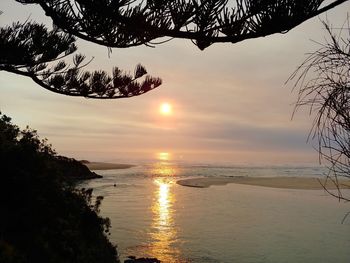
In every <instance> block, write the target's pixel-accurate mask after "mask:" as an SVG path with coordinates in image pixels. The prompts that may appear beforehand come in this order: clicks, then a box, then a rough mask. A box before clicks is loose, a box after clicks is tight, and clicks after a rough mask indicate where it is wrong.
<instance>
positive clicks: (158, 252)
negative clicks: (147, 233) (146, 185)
mask: <svg viewBox="0 0 350 263" xmlns="http://www.w3.org/2000/svg"><path fill="white" fill-rule="evenodd" d="M158 168H159V167H158ZM170 170H171V171H172V172H173V169H172V168H169V167H164V171H163V173H161V174H163V175H166V174H168V175H169V176H164V177H158V178H155V179H154V184H155V185H156V186H157V188H156V190H155V192H154V199H153V204H152V212H153V222H152V227H151V229H152V231H151V238H152V244H151V246H150V250H151V251H150V254H151V255H152V256H154V257H156V258H158V259H160V260H161V261H162V262H175V258H177V257H178V255H179V251H178V249H176V248H175V247H174V246H173V243H174V242H175V241H176V239H177V232H176V228H175V224H174V208H173V205H174V203H175V201H176V199H175V195H174V193H173V191H172V187H173V185H174V183H175V180H174V179H173V178H172V172H169V171H170Z"/></svg>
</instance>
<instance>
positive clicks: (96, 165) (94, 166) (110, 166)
mask: <svg viewBox="0 0 350 263" xmlns="http://www.w3.org/2000/svg"><path fill="white" fill-rule="evenodd" d="M83 163H84V164H85V165H86V166H87V167H88V168H89V169H90V170H114V169H128V168H131V167H134V166H135V165H132V164H122V163H103V162H83Z"/></svg>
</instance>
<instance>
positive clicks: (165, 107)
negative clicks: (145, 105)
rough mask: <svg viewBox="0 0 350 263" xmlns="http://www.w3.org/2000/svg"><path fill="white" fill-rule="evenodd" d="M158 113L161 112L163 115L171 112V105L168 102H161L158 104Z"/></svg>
mask: <svg viewBox="0 0 350 263" xmlns="http://www.w3.org/2000/svg"><path fill="white" fill-rule="evenodd" d="M159 110H160V113H161V114H163V115H169V114H171V112H172V107H171V105H170V104H169V103H166V102H165V103H162V104H161V105H160V109H159Z"/></svg>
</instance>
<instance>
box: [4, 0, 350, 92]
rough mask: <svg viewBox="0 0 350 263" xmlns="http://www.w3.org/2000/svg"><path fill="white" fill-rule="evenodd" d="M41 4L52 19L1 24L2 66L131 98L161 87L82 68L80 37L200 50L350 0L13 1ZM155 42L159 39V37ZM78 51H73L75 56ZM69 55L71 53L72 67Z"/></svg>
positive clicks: (291, 23)
mask: <svg viewBox="0 0 350 263" xmlns="http://www.w3.org/2000/svg"><path fill="white" fill-rule="evenodd" d="M15 1H17V2H20V3H22V4H38V5H40V7H41V8H43V10H44V11H45V14H46V15H47V16H49V17H51V19H52V20H53V23H54V27H53V29H52V30H51V31H50V30H48V29H47V28H46V26H45V25H41V24H37V23H35V22H31V21H27V22H25V23H14V24H13V25H12V26H6V27H0V50H1V51H2V52H1V54H0V71H1V70H4V71H8V72H12V73H15V74H19V75H24V76H27V77H30V78H31V79H32V80H33V81H34V82H36V83H37V84H39V85H40V86H42V87H43V88H45V89H47V90H50V91H52V92H56V93H59V94H64V95H69V96H83V97H88V98H98V99H115V98H128V97H133V96H138V95H141V94H144V93H146V92H148V91H150V90H153V89H155V88H157V87H158V86H160V85H161V84H162V80H161V79H160V78H157V77H151V76H148V75H146V74H147V71H146V69H145V68H144V67H143V66H142V65H137V66H136V68H135V71H134V74H132V75H131V74H127V73H125V72H123V71H122V70H120V69H119V68H117V67H116V68H114V69H113V70H112V74H111V75H109V74H108V73H107V72H105V71H102V70H97V71H93V72H88V71H84V70H83V67H84V65H86V64H87V63H84V58H85V57H84V56H83V55H81V54H75V53H76V51H77V47H76V45H75V42H76V37H77V38H81V39H84V40H87V41H89V42H92V43H96V44H99V45H103V46H106V47H109V48H128V47H132V46H139V45H148V46H154V45H157V44H161V43H164V42H166V41H168V40H170V39H172V38H181V39H189V40H191V41H192V42H193V43H194V44H195V45H197V47H198V48H199V49H201V50H204V49H205V48H207V47H209V46H210V45H212V44H214V43H220V42H229V43H237V42H240V41H243V40H245V39H251V38H258V37H264V36H268V35H271V34H274V33H286V32H288V31H289V30H290V29H292V28H294V27H296V26H298V25H299V24H301V23H303V22H304V21H306V20H308V19H310V18H312V17H314V16H317V15H319V14H321V13H323V12H325V11H327V10H329V9H331V8H333V7H335V6H337V5H340V4H342V3H344V2H346V1H347V0H334V1H332V2H330V3H329V2H328V4H326V5H322V4H323V3H324V2H326V1H324V0H300V1H295V0H235V1H233V0H232V1H228V0H216V1H214V0H201V1H200V0H175V1H165V0H147V1H146V0H145V1H138V0H119V1H117V0H15ZM156 41H157V42H156ZM73 53H74V54H75V55H74V54H73ZM67 57H73V63H72V65H69V64H68V63H67V62H66V60H67Z"/></svg>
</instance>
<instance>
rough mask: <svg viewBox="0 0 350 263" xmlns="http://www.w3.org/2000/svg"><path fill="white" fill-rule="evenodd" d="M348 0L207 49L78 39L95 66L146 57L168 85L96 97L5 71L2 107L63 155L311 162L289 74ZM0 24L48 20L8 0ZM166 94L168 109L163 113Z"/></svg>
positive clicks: (307, 125) (306, 120)
mask: <svg viewBox="0 0 350 263" xmlns="http://www.w3.org/2000/svg"><path fill="white" fill-rule="evenodd" d="M349 7H350V3H349V2H346V3H345V4H342V5H341V6H338V7H336V8H334V9H332V10H330V11H328V12H327V13H326V14H323V15H321V16H320V17H316V18H313V19H311V20H309V21H306V22H304V23H303V24H302V25H300V26H298V27H297V28H294V29H293V30H291V31H290V32H288V33H287V34H274V35H272V36H268V37H265V38H259V39H252V40H246V41H243V42H240V43H237V44H214V45H212V46H211V47H209V48H207V49H206V50H204V51H200V50H199V49H198V48H197V47H196V46H195V45H193V44H192V43H191V41H188V40H172V41H170V42H168V43H166V44H163V45H158V46H156V47H155V48H150V47H146V46H141V47H135V48H127V49H113V51H112V53H111V54H108V50H107V48H106V47H102V46H98V45H95V44H91V43H88V42H86V41H82V40H79V41H78V48H79V52H81V53H84V54H85V55H86V57H87V59H89V58H92V57H93V58H94V59H93V61H92V63H90V64H89V66H88V68H89V69H104V70H107V71H108V72H111V71H112V68H113V67H114V66H118V67H119V68H121V69H123V70H126V71H130V72H133V69H134V66H135V65H137V64H138V63H141V64H143V65H144V66H145V67H146V68H147V71H148V73H149V74H150V75H153V76H158V77H161V78H162V79H163V84H162V86H160V87H158V88H157V89H155V90H153V91H151V92H148V93H146V94H144V95H141V96H138V97H133V98H128V99H118V100H108V101H107V100H92V99H85V98H80V97H78V98H76V97H68V96H64V95H59V94H55V93H52V92H49V91H47V90H45V89H43V88H41V87H39V86H38V85H36V84H35V83H34V82H33V81H31V80H30V79H28V78H26V77H22V76H17V75H14V74H11V73H7V72H0V88H1V96H0V110H1V112H2V113H4V114H6V115H8V116H10V117H12V119H13V122H14V123H15V124H17V125H19V126H20V127H22V128H24V127H25V126H26V125H29V126H30V127H31V128H33V129H36V130H38V133H39V135H40V136H41V137H46V138H48V140H49V142H50V143H51V144H52V145H53V148H55V149H56V151H57V152H58V153H59V154H61V155H66V156H69V157H74V158H77V159H88V160H94V161H106V162H129V163H137V162H139V161H144V160H153V159H156V158H157V156H158V157H159V153H168V155H169V158H170V159H171V160H178V161H185V162H195V163H209V164H210V163H230V164H251V165H255V164H256V165H261V164H267V165H271V164H272V165H273V164H276V165H281V164H291V165H294V164H295V165H299V164H308V165H309V164H314V165H317V164H318V162H319V159H318V154H317V152H316V151H315V150H314V146H315V144H314V143H313V142H312V141H309V142H307V138H308V134H309V132H310V129H311V125H312V121H313V115H311V116H310V114H309V112H308V109H304V110H300V111H298V112H297V114H296V115H294V117H293V118H292V113H293V109H294V103H295V101H296V95H297V94H296V92H295V91H294V92H292V86H293V83H292V82H290V83H287V84H285V82H286V80H287V79H288V77H289V76H290V75H291V74H292V73H293V71H294V70H295V69H296V68H297V67H298V66H299V65H300V64H301V63H302V62H303V60H304V59H305V58H306V56H307V54H308V53H309V52H312V51H314V50H316V49H317V48H318V47H319V46H318V44H317V43H315V41H318V42H323V41H324V39H325V37H326V32H325V30H324V29H323V27H322V24H321V20H324V19H326V18H327V19H328V20H329V21H330V22H331V24H332V25H333V26H334V27H337V28H338V27H341V26H342V24H343V23H344V21H345V19H346V16H347V10H349ZM0 10H2V11H3V12H4V13H3V14H2V15H0V25H1V26H3V25H6V24H11V23H12V22H15V21H17V20H19V21H23V20H25V19H28V18H29V19H32V20H35V21H37V22H43V23H48V24H51V22H50V19H49V18H47V17H45V16H44V14H43V12H42V10H41V9H40V8H39V7H38V6H33V5H21V4H18V3H16V2H15V1H13V0H1V2H0ZM165 102H167V103H169V104H170V105H171V107H172V112H171V114H168V115H164V114H161V113H160V110H159V108H160V105H161V104H162V103H165Z"/></svg>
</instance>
